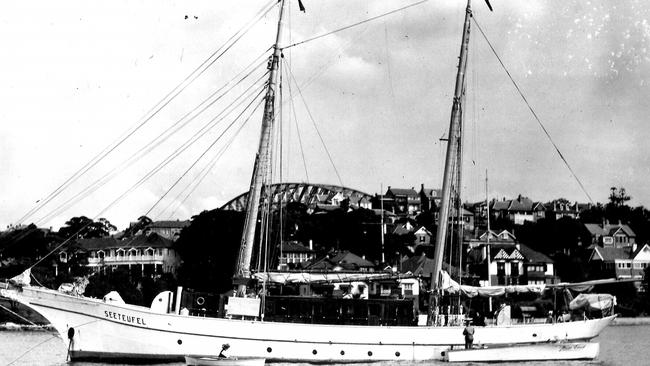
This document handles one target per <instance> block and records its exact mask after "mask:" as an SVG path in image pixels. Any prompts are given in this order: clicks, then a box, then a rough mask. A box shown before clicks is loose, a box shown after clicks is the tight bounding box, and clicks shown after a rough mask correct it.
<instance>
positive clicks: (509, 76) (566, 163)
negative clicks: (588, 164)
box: [472, 17, 595, 204]
mask: <svg viewBox="0 0 650 366" xmlns="http://www.w3.org/2000/svg"><path fill="white" fill-rule="evenodd" d="M472 20H473V21H474V24H476V27H477V28H478V30H479V31H480V32H481V35H483V38H484V39H485V41H486V42H487V44H488V46H489V47H490V49H491V50H492V53H493V54H494V56H495V57H496V58H497V60H498V61H499V63H500V64H501V67H502V68H503V70H504V71H505V72H506V74H507V75H508V78H510V81H511V82H512V84H513V85H514V86H515V89H517V92H518V93H519V95H520V96H521V98H522V99H523V100H524V102H525V103H526V106H528V109H529V110H530V112H531V113H532V114H533V117H535V120H536V121H537V123H538V124H539V127H541V128H542V131H544V134H546V137H547V138H548V140H549V141H550V142H551V144H552V145H553V147H554V148H555V151H556V152H557V153H558V155H559V156H560V159H562V161H563V162H564V165H566V167H567V169H569V172H571V175H573V178H575V180H576V182H578V185H580V188H581V189H582V191H583V192H584V194H585V195H587V198H589V201H590V202H591V203H592V204H595V203H594V200H593V199H592V198H591V196H590V195H589V193H588V192H587V189H586V188H585V186H584V185H583V184H582V182H581V181H580V178H578V176H577V175H576V173H575V172H574V171H573V168H571V165H569V162H568V161H567V160H566V159H565V158H564V155H562V152H560V148H559V147H558V146H557V145H556V144H555V141H553V138H551V135H550V133H549V132H548V131H547V130H546V127H544V124H543V123H542V121H541V120H540V118H539V117H538V116H537V113H535V110H534V109H533V107H532V106H531V105H530V103H529V102H528V99H526V96H525V95H524V93H523V91H522V90H521V89H520V88H519V85H518V84H517V82H516V81H515V79H514V78H513V77H512V75H511V74H510V71H508V69H507V68H506V65H505V64H504V63H503V61H502V60H501V57H499V54H497V51H496V50H495V49H494V47H493V46H492V43H491V42H490V40H489V39H488V38H487V36H486V35H485V33H484V32H483V29H482V28H481V26H480V25H479V24H478V22H477V21H476V18H474V17H472Z"/></svg>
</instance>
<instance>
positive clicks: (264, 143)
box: [234, 0, 284, 296]
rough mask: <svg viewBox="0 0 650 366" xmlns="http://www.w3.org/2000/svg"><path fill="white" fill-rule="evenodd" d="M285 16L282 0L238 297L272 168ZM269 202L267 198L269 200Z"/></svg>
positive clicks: (238, 277)
mask: <svg viewBox="0 0 650 366" xmlns="http://www.w3.org/2000/svg"><path fill="white" fill-rule="evenodd" d="M283 13H284V0H280V15H279V17H278V27H277V34H276V38H275V44H274V45H273V56H271V59H270V60H269V70H270V71H269V80H268V85H267V89H266V96H265V103H264V115H263V117H262V131H261V133H260V143H259V147H258V150H257V155H256V157H255V165H254V168H253V177H252V178H251V186H250V190H249V192H248V203H247V206H246V221H245V222H244V230H243V234H242V241H241V245H240V248H239V258H238V260H237V267H236V269H235V276H234V283H235V284H236V285H237V295H239V296H243V295H245V294H246V288H247V285H248V281H249V279H250V277H251V270H250V265H251V258H252V254H253V244H254V242H255V231H256V226H257V217H258V214H259V206H260V199H261V196H262V186H263V185H264V183H265V180H266V178H267V177H268V173H269V170H270V166H271V159H270V145H271V136H272V132H273V123H274V120H275V110H274V106H275V93H276V90H275V89H276V86H277V81H278V65H279V62H280V57H281V54H282V49H281V48H280V47H279V44H280V40H281V39H282V15H283ZM267 199H268V198H267Z"/></svg>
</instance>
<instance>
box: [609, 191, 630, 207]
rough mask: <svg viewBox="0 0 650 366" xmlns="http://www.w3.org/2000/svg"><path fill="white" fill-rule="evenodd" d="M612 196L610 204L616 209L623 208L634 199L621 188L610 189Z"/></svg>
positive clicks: (610, 195)
mask: <svg viewBox="0 0 650 366" xmlns="http://www.w3.org/2000/svg"><path fill="white" fill-rule="evenodd" d="M610 191H611V192H610V194H609V203H610V204H611V205H614V206H616V207H621V206H623V205H624V204H625V203H626V202H628V201H629V200H631V199H632V197H630V196H629V195H627V193H626V192H625V188H623V187H620V188H616V187H611V188H610Z"/></svg>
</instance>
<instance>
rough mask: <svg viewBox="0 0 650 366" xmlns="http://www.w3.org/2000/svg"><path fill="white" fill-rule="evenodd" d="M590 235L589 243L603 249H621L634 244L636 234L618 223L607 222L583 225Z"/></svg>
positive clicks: (626, 226)
mask: <svg viewBox="0 0 650 366" xmlns="http://www.w3.org/2000/svg"><path fill="white" fill-rule="evenodd" d="M585 228H587V230H588V231H589V233H590V234H591V243H592V244H594V245H598V246H602V247H604V248H623V247H629V246H632V245H634V244H635V243H636V234H635V233H634V231H632V229H631V228H630V227H629V226H628V225H625V224H622V223H621V222H620V221H619V222H618V224H614V225H612V224H609V223H608V222H605V223H603V224H602V225H599V224H585Z"/></svg>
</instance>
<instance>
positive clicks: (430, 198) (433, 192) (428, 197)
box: [419, 184, 442, 212]
mask: <svg viewBox="0 0 650 366" xmlns="http://www.w3.org/2000/svg"><path fill="white" fill-rule="evenodd" d="M419 194H420V208H421V209H422V211H423V212H427V211H438V207H440V202H441V201H442V189H433V188H424V184H421V185H420V192H419Z"/></svg>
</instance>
